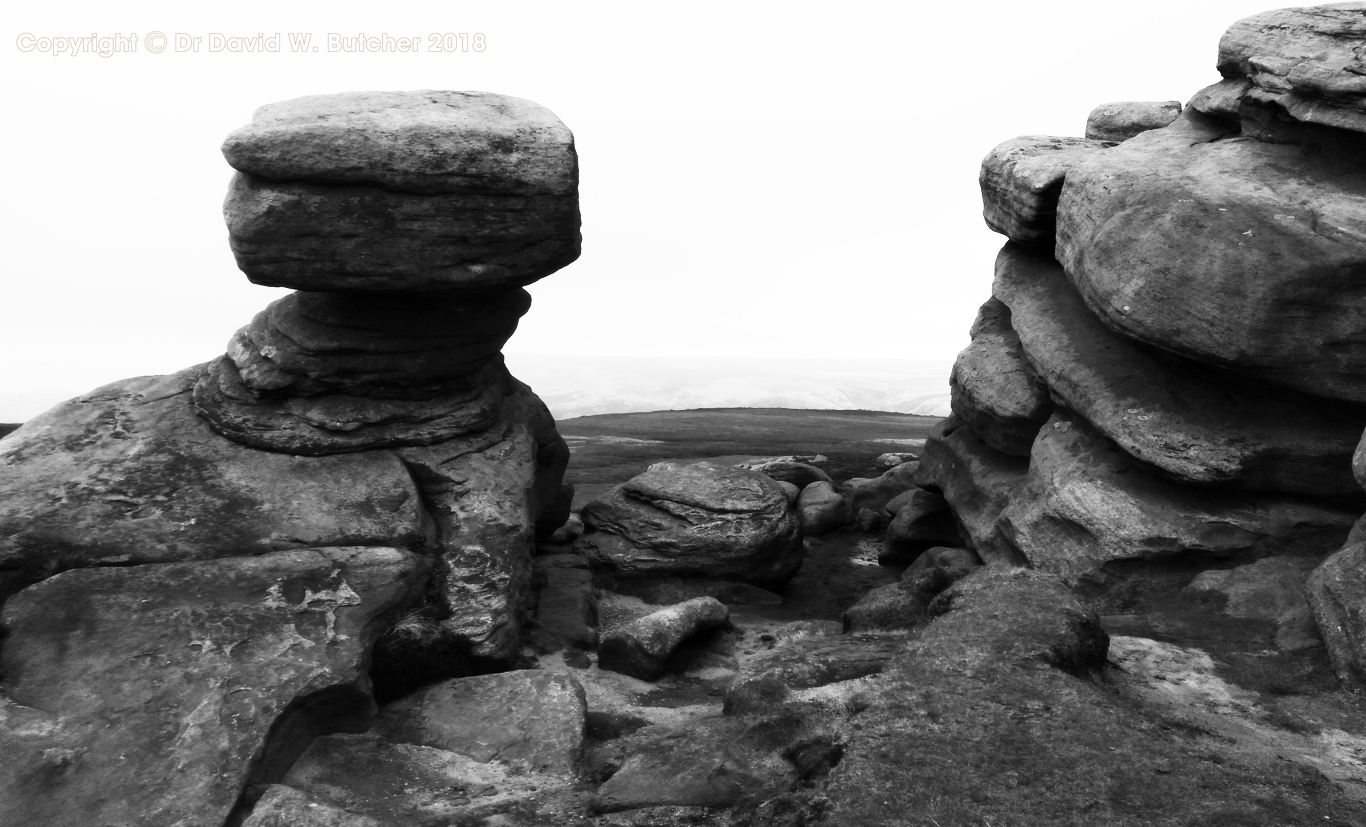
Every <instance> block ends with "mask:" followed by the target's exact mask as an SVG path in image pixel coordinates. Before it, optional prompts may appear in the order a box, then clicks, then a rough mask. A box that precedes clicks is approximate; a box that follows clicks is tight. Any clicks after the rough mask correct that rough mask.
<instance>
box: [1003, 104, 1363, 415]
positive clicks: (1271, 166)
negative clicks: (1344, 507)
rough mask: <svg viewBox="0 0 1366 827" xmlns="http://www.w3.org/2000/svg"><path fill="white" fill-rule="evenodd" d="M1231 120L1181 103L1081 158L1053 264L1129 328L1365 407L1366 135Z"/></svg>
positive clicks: (1092, 304) (1063, 209) (1065, 191)
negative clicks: (1285, 129)
mask: <svg viewBox="0 0 1366 827" xmlns="http://www.w3.org/2000/svg"><path fill="white" fill-rule="evenodd" d="M1234 129H1236V127H1228V126H1223V125H1218V124H1216V123H1214V122H1213V121H1211V120H1210V119H1208V118H1203V117H1200V116H1197V115H1192V114H1189V113H1183V114H1182V116H1181V117H1180V118H1178V119H1177V120H1176V121H1175V122H1174V123H1173V124H1172V125H1171V126H1169V127H1166V128H1165V129H1156V130H1152V131H1149V132H1145V133H1143V134H1142V135H1139V136H1138V137H1135V138H1131V139H1130V140H1128V141H1125V142H1124V143H1123V144H1120V145H1119V146H1117V147H1115V148H1113V149H1110V150H1106V151H1105V152H1101V153H1097V154H1094V155H1091V156H1088V157H1086V158H1083V159H1080V160H1078V161H1077V162H1076V163H1075V164H1073V165H1072V167H1071V168H1070V170H1069V171H1068V173H1067V183H1066V184H1065V185H1064V186H1063V188H1062V195H1061V196H1060V199H1059V202H1058V237H1057V241H1058V243H1057V248H1056V256H1057V259H1058V261H1059V262H1061V263H1062V265H1063V267H1064V268H1065V269H1066V271H1067V275H1068V278H1069V279H1071V281H1072V283H1073V284H1074V285H1075V286H1076V287H1077V290H1078V292H1080V293H1081V295H1082V298H1083V299H1084V300H1085V302H1086V305H1087V306H1088V307H1089V308H1090V309H1091V311H1092V312H1093V313H1095V314H1096V315H1097V316H1099V317H1100V318H1101V320H1102V321H1104V322H1105V324H1106V325H1108V326H1109V327H1111V328H1112V329H1114V330H1116V331H1118V332H1119V333H1121V334H1123V335H1124V336H1125V337H1127V338H1130V339H1134V340H1137V341H1139V342H1143V343H1145V344H1148V345H1151V346H1153V347H1156V348H1159V349H1162V350H1166V351H1170V352H1173V353H1177V354H1180V355H1183V356H1186V357H1189V358H1191V359H1193V360H1195V361H1197V362H1201V363H1205V364H1210V365H1215V366H1219V367H1224V368H1230V369H1233V370H1236V371H1239V372H1242V373H1245V374H1247V375H1249V376H1253V377H1256V378H1258V379H1260V380H1265V381H1270V382H1274V383H1276V384H1278V385H1281V386H1283V387H1289V388H1293V389H1296V390H1300V391H1304V392H1306V393H1310V394H1314V395H1316V396H1325V397H1329V398H1334V399H1343V400H1349V401H1354V402H1366V374H1363V373H1362V371H1361V370H1360V367H1361V365H1362V364H1363V361H1366V324H1363V323H1362V319H1363V318H1366V279H1363V278H1362V277H1361V274H1362V273H1363V272H1366V154H1364V153H1362V152H1361V148H1360V146H1359V145H1358V144H1359V143H1360V141H1359V140H1358V141H1357V144H1351V145H1346V144H1334V143H1333V142H1331V141H1328V140H1326V139H1321V140H1319V141H1317V142H1316V143H1314V144H1313V145H1304V146H1301V145H1297V144H1294V143H1289V142H1284V143H1266V142H1261V141H1257V140H1251V139H1249V138H1248V137H1246V136H1242V135H1239V134H1238V133H1237V132H1235V131H1233V130H1234ZM1195 274H1199V277H1198V278H1197V277H1195ZM1027 349H1028V348H1026V350H1027Z"/></svg>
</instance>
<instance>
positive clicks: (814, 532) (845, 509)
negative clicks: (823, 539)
mask: <svg viewBox="0 0 1366 827" xmlns="http://www.w3.org/2000/svg"><path fill="white" fill-rule="evenodd" d="M797 510H798V513H800V514H801V520H802V533H803V534H806V535H810V536H813V537H818V536H820V535H822V534H828V533H829V532H831V531H834V530H835V529H837V528H839V527H840V526H842V525H848V524H849V523H851V522H853V520H854V512H853V509H852V508H850V506H849V501H848V500H847V499H845V498H844V496H843V495H841V494H840V493H839V492H838V491H836V490H835V487H834V486H833V485H831V484H830V483H828V482H825V481H823V480H822V481H818V482H813V483H811V484H810V485H808V486H806V487H805V488H803V489H802V493H801V497H799V498H798V499H797Z"/></svg>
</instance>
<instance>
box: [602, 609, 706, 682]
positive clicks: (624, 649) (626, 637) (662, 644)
mask: <svg viewBox="0 0 1366 827" xmlns="http://www.w3.org/2000/svg"><path fill="white" fill-rule="evenodd" d="M729 621H730V610H729V609H727V608H726V606H725V604H724V603H722V602H721V601H719V600H717V599H715V598H712V597H695V598H693V599H692V600H688V601H685V602H683V603H679V604H677V605H674V606H668V607H665V608H663V609H660V610H658V611H655V612H651V613H650V614H647V615H645V616H644V617H641V618H637V619H636V620H633V621H631V622H630V623H624V624H622V625H620V626H618V627H616V628H614V629H612V630H611V631H609V632H608V633H607V634H605V635H603V637H602V642H601V643H600V644H598V666H599V667H601V668H603V669H608V670H611V671H613V672H620V673H622V674H623V675H630V676H631V677H633V678H640V679H641V680H652V679H654V678H656V677H658V676H659V675H660V673H661V672H663V670H664V666H665V663H666V662H667V661H668V659H669V655H671V654H673V652H674V650H675V649H677V648H678V645H679V644H680V643H682V642H683V641H685V640H687V639H688V638H690V637H692V636H693V635H696V634H697V633H699V632H705V631H708V630H710V629H715V628H718V627H721V626H724V625H726V624H727V623H728V622H729Z"/></svg>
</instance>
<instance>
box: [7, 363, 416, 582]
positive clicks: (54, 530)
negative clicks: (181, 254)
mask: <svg viewBox="0 0 1366 827" xmlns="http://www.w3.org/2000/svg"><path fill="white" fill-rule="evenodd" d="M199 371H200V368H190V369H188V370H184V371H181V372H180V373H177V374H172V375H170V376H149V377H142V378H139V379H127V380H123V381H121V382H115V383H113V384H111V385H106V386H105V387H103V388H100V389H98V390H96V391H93V392H91V393H89V394H87V395H85V396H82V397H78V398H76V399H73V400H71V401H69V402H64V403H62V404H61V405H58V406H57V407H56V408H53V409H52V410H51V411H48V412H47V413H45V414H42V415H41V416H38V417H35V418H34V419H33V420H31V421H30V422H28V423H27V424H26V425H25V427H23V428H21V429H19V430H18V431H16V432H15V433H13V434H11V435H9V436H8V437H6V438H5V439H4V441H3V443H0V569H9V570H10V571H11V572H13V571H15V570H22V571H24V572H27V574H26V575H25V576H26V577H27V578H28V579H33V578H36V577H41V576H44V575H46V574H53V573H56V572H58V571H62V570H64V569H68V568H74V567H83V566H92V565H126V564H133V563H163V562H175V561H184V560H207V559H211V558H215V557H229V556H239V555H243V554H256V553H261V552H267V551H277V550H282V549H290V548H298V547H301V546H329V545H332V546H336V545H351V544H356V545H394V546H404V547H409V548H420V547H422V546H424V545H426V544H427V543H428V542H429V540H430V538H428V537H427V535H426V532H425V531H424V529H423V527H422V506H421V499H420V497H419V496H418V493H417V486H416V484H415V483H414V482H413V479H412V476H411V474H409V472H408V470H407V469H406V468H405V467H404V466H403V463H402V462H400V461H399V459H398V458H397V457H395V456H394V455H393V454H391V453H388V452H373V453H365V454H355V455H350V456H334V457H321V458H306V457H296V456H288V455H285V454H278V453H272V452H269V451H258V450H254V449H252V448H247V447H245V446H242V445H239V444H237V443H235V442H231V441H229V440H227V439H224V438H222V437H220V436H219V435H218V434H216V433H214V432H213V430H212V429H210V428H209V426H208V425H207V424H206V423H205V422H204V421H203V420H201V419H200V418H199V417H198V416H196V415H195V412H194V409H193V408H192V407H191V405H190V388H191V386H192V385H193V383H194V381H195V377H196V375H198V373H199ZM0 576H3V575H0Z"/></svg>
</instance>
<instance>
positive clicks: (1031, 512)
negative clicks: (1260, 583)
mask: <svg viewBox="0 0 1366 827" xmlns="http://www.w3.org/2000/svg"><path fill="white" fill-rule="evenodd" d="M1355 516H1356V515H1355V509H1351V508H1338V507H1334V506H1332V505H1329V504H1327V503H1324V502H1322V501H1315V500H1304V499H1295V498H1291V497H1286V496H1281V495H1274V494H1256V493H1246V492H1237V491H1225V490H1219V489H1214V488H1195V487H1192V486H1182V485H1178V484H1175V483H1172V482H1170V481H1168V480H1164V479H1162V478H1160V477H1157V476H1155V475H1152V474H1150V473H1148V472H1146V471H1145V470H1144V468H1143V467H1142V465H1141V464H1140V463H1138V462H1137V461H1136V460H1134V459H1133V458H1132V457H1130V456H1129V455H1128V454H1126V453H1124V452H1123V451H1121V450H1119V449H1118V448H1116V447H1115V446H1114V445H1113V444H1112V443H1110V442H1109V441H1108V440H1106V439H1105V438H1104V437H1102V436H1101V435H1100V434H1098V433H1096V432H1095V431H1094V430H1093V429H1091V428H1090V427H1088V426H1087V425H1086V424H1085V423H1084V422H1083V421H1082V420H1080V419H1079V418H1077V417H1076V416H1074V415H1073V414H1071V413H1069V412H1067V411H1065V410H1064V409H1059V410H1058V411H1057V412H1055V413H1054V415H1053V417H1052V419H1051V420H1050V421H1049V422H1048V424H1046V425H1045V426H1044V427H1043V429H1042V430H1041V431H1040V432H1039V438H1038V439H1037V440H1035V442H1034V453H1033V455H1032V456H1031V457H1030V463H1029V473H1028V483H1027V485H1026V486H1025V488H1024V490H1023V491H1022V492H1021V493H1020V494H1019V496H1017V497H1015V498H1014V499H1013V501H1012V502H1011V503H1010V505H1009V506H1008V507H1007V508H1005V509H1004V510H1003V511H1002V512H1001V514H1000V523H1001V529H1002V530H1003V531H1004V533H1005V534H1006V536H1008V537H1009V538H1010V540H1011V542H1012V543H1013V545H1014V546H1015V547H1016V548H1017V549H1019V551H1020V552H1021V553H1022V554H1023V555H1024V556H1025V558H1026V559H1028V561H1029V563H1030V564H1031V565H1032V566H1034V567H1035V568H1037V569H1040V570H1042V571H1049V572H1053V573H1055V574H1059V575H1062V576H1064V577H1067V578H1070V579H1075V578H1081V577H1087V576H1090V575H1093V574H1096V573H1098V572H1099V571H1100V569H1101V568H1102V567H1103V566H1104V565H1105V564H1107V563H1111V562H1114V561H1118V560H1136V559H1154V558H1163V557H1171V556H1173V555H1177V554H1181V553H1183V552H1200V553H1207V554H1212V555H1214V556H1218V557H1229V558H1237V557H1240V556H1241V557H1245V558H1253V557H1259V556H1267V555H1270V554H1276V553H1291V554H1302V555H1313V554H1323V553H1325V552H1327V551H1328V550H1330V549H1333V548H1337V547H1338V546H1340V545H1341V543H1342V540H1343V538H1344V537H1346V535H1347V531H1348V530H1349V529H1350V527H1351V525H1352V522H1353V520H1354V519H1355ZM979 554H980V550H979ZM983 557H984V559H985V555H983Z"/></svg>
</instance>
